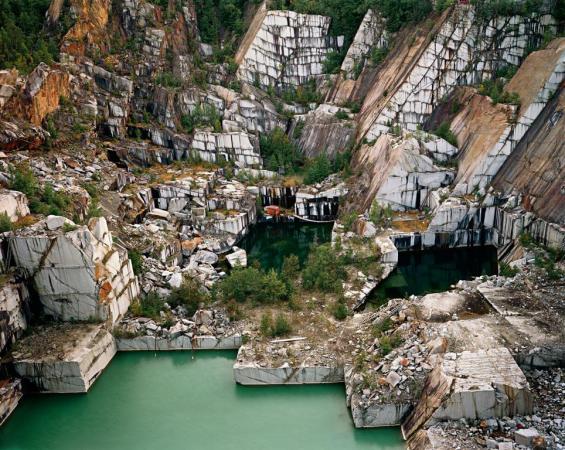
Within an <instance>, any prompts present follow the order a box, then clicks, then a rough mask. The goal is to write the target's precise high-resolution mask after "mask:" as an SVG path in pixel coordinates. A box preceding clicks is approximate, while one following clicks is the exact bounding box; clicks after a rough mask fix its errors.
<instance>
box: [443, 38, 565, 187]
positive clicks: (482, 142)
mask: <svg viewBox="0 0 565 450" xmlns="http://www.w3.org/2000/svg"><path fill="white" fill-rule="evenodd" d="M563 79H565V39H557V40H555V41H553V42H552V43H551V44H550V45H549V46H548V47H547V48H546V49H545V50H540V51H537V52H534V53H532V54H531V55H529V56H528V58H527V59H526V61H525V62H524V64H523V65H522V66H521V67H520V69H519V70H518V72H517V73H516V75H515V76H514V77H513V78H512V80H511V81H510V83H508V85H507V86H506V87H505V90H506V91H507V92H516V93H518V94H519V95H520V100H521V105H520V108H519V110H518V111H517V112H516V119H515V120H514V121H512V122H509V123H507V124H506V126H504V128H503V127H502V121H501V120H500V119H499V120H495V121H494V123H496V124H500V125H501V126H496V127H493V128H490V127H489V128H487V130H488V132H485V127H484V125H485V123H484V121H485V119H487V118H486V117H485V116H484V115H483V113H482V110H483V108H481V104H482V103H484V102H485V99H481V100H479V101H471V102H469V103H467V105H466V107H465V108H464V110H463V111H461V113H460V114H458V115H457V116H456V117H455V119H454V121H453V123H452V128H453V130H454V132H455V133H456V134H457V135H458V138H459V135H462V136H461V138H462V139H461V141H462V142H463V146H462V149H461V150H462V151H461V155H460V158H459V159H460V167H459V171H458V174H457V179H456V182H457V186H456V188H455V192H456V193H459V194H467V193H470V192H472V191H473V190H476V189H484V188H485V187H486V186H487V185H488V184H489V183H490V182H491V181H492V179H493V178H494V176H495V175H496V174H497V172H498V171H499V170H500V168H501V167H502V165H503V164H504V162H505V161H506V159H507V158H508V156H509V155H510V154H511V153H512V152H513V151H514V149H515V148H516V146H517V145H518V143H519V142H520V140H522V138H523V137H524V136H525V134H526V132H527V131H528V129H529V128H530V126H531V125H532V123H533V122H534V121H535V120H536V118H537V117H538V116H539V114H540V113H541V112H542V110H543V109H544V107H545V105H546V104H547V102H548V101H549V99H550V98H551V97H552V96H553V95H554V93H555V92H556V91H557V89H558V88H559V84H560V83H561V81H562V80H563ZM486 101H487V102H488V101H489V100H488V99H486ZM479 108H480V109H479ZM485 109H486V111H489V114H487V116H488V115H490V111H493V107H488V106H487V107H486V108H485ZM497 109H498V110H499V111H500V110H501V108H497ZM498 115H499V116H500V113H498ZM475 117H476V118H477V119H476V120H474V118H475ZM490 123H491V122H489V125H490ZM465 136H468V137H469V139H464V137H465ZM477 136H478V137H477Z"/></svg>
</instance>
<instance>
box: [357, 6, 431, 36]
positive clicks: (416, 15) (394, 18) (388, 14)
mask: <svg viewBox="0 0 565 450" xmlns="http://www.w3.org/2000/svg"><path fill="white" fill-rule="evenodd" d="M367 3H368V6H369V7H370V8H372V9H374V10H376V11H379V12H380V13H381V14H382V15H383V17H384V18H385V19H386V27H387V29H388V30H389V31H391V32H395V31H398V30H400V28H402V27H403V26H405V25H409V24H413V23H418V22H420V21H422V20H424V19H425V18H426V17H427V16H428V15H429V14H430V13H431V12H432V9H433V7H432V2H431V1H430V0H368V2H367Z"/></svg>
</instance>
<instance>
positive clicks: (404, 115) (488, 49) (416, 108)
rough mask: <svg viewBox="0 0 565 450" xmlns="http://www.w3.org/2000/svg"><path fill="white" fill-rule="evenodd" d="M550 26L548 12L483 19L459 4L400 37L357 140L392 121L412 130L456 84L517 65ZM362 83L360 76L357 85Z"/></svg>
mask: <svg viewBox="0 0 565 450" xmlns="http://www.w3.org/2000/svg"><path fill="white" fill-rule="evenodd" d="M553 29H554V21H553V18H552V16H550V15H549V14H543V13H541V14H538V15H534V16H531V17H524V16H513V17H495V18H493V19H490V20H484V19H482V18H480V17H477V16H476V14H475V10H474V8H473V7H471V6H469V5H459V6H457V7H455V8H452V9H450V10H448V11H446V12H445V13H444V14H443V15H442V16H441V17H440V18H438V19H437V20H436V22H435V24H434V25H433V28H431V29H428V30H426V32H425V33H423V34H422V35H421V37H419V35H418V34H417V33H416V34H414V35H413V36H407V37H408V39H406V38H405V37H404V36H399V37H398V38H402V39H401V42H399V43H398V45H396V46H395V47H392V49H391V51H390V53H389V56H388V57H387V58H386V60H385V61H384V63H383V64H382V65H381V67H380V68H379V69H378V71H377V73H376V75H375V79H374V80H375V81H377V80H378V81H379V82H377V83H374V84H373V88H372V89H370V90H369V92H368V95H367V97H366V99H365V102H364V106H363V110H362V112H363V114H362V116H361V118H360V130H359V139H361V138H363V137H366V138H367V139H369V140H372V139H375V138H376V137H377V136H378V135H379V134H381V133H384V132H387V131H388V130H389V129H390V127H391V126H392V125H395V124H398V125H400V126H401V127H402V128H404V129H407V130H412V131H413V130H416V128H417V126H418V125H419V124H422V123H423V122H425V120H426V119H427V118H428V117H429V116H430V114H431V113H432V111H433V110H434V108H436V107H437V106H438V105H439V103H440V101H441V99H443V98H444V97H445V96H446V95H448V94H449V93H450V92H451V91H452V90H453V88H454V87H455V86H457V85H465V84H476V83H479V82H480V81H481V80H483V79H487V78H490V77H492V76H493V75H494V73H495V71H496V70H497V69H499V68H500V67H502V66H506V65H514V66H515V65H517V64H519V63H520V62H521V61H522V59H523V57H524V55H525V49H526V48H527V47H528V46H530V45H532V44H534V45H535V44H536V43H540V42H541V39H542V36H543V33H544V31H546V30H553ZM390 71H392V72H393V74H392V77H391V78H392V80H391V82H387V81H386V80H387V79H390V78H389V76H390V75H387V74H389V72H390ZM367 75H368V74H367ZM364 82H365V81H364V78H363V76H362V77H360V78H359V80H358V81H357V84H359V85H362V84H363V83H364ZM383 82H384V83H383ZM385 85H386V86H385ZM373 89H374V91H373ZM352 91H353V92H354V89H352Z"/></svg>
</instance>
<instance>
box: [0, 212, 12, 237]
mask: <svg viewBox="0 0 565 450" xmlns="http://www.w3.org/2000/svg"><path fill="white" fill-rule="evenodd" d="M11 230H12V221H11V220H10V218H9V217H8V214H6V213H5V212H3V213H0V233H5V232H6V231H11Z"/></svg>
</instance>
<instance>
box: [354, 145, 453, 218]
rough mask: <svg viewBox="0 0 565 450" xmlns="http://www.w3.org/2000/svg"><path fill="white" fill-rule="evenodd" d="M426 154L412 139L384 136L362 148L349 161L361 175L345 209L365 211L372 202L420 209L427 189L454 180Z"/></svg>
mask: <svg viewBox="0 0 565 450" xmlns="http://www.w3.org/2000/svg"><path fill="white" fill-rule="evenodd" d="M434 142H435V141H434ZM427 153H428V150H427V148H426V147H425V144H422V143H420V142H418V140H416V139H415V138H414V137H409V138H406V139H404V138H400V137H398V138H395V137H393V136H391V135H388V134H387V135H382V136H380V137H379V138H378V139H377V141H376V142H375V143H374V144H373V145H368V144H366V145H364V146H362V147H361V148H360V150H359V151H358V153H357V154H356V156H355V160H354V162H353V164H354V167H358V168H359V170H360V171H361V175H360V178H359V179H358V180H356V181H355V183H354V185H353V188H352V189H351V191H350V192H351V194H352V196H351V197H350V198H349V203H348V205H347V207H348V208H353V209H356V210H359V211H365V210H367V209H368V208H369V207H370V206H371V204H372V203H373V200H376V201H378V202H379V204H382V205H390V206H391V208H393V209H394V210H397V211H403V210H405V209H414V208H419V207H421V206H422V204H423V201H424V199H425V198H426V196H427V195H428V193H429V192H430V191H431V190H434V189H437V188H440V187H442V186H448V185H449V184H450V183H451V182H452V181H453V178H454V172H453V171H452V170H450V169H447V168H442V167H439V166H437V165H436V164H435V163H434V161H433V160H432V159H431V158H430V157H429V156H427Z"/></svg>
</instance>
